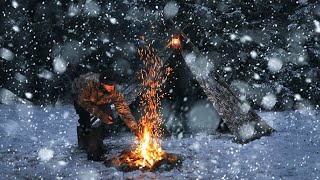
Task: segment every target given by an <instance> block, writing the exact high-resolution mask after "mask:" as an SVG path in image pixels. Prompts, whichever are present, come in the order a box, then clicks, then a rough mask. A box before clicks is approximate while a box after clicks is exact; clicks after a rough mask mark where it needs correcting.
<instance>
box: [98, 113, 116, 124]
mask: <svg viewBox="0 0 320 180" xmlns="http://www.w3.org/2000/svg"><path fill="white" fill-rule="evenodd" d="M99 118H100V120H101V121H102V122H103V123H105V124H113V122H112V117H111V116H109V115H108V114H102V115H100V117H99Z"/></svg>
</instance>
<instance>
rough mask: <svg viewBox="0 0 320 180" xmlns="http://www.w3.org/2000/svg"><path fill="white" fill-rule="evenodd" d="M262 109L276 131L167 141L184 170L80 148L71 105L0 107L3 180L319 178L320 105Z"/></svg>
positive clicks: (118, 142) (114, 148)
mask: <svg viewBox="0 0 320 180" xmlns="http://www.w3.org/2000/svg"><path fill="white" fill-rule="evenodd" d="M260 115H261V116H262V118H263V119H265V120H266V121H267V122H268V123H269V124H270V125H272V127H274V128H275V129H276V130H277V132H275V133H273V134H272V135H271V136H268V137H263V138H261V139H259V140H255V141H253V142H251V143H248V144H245V145H240V144H236V143H233V142H232V138H231V136H230V135H222V134H220V135H218V134H217V135H206V134H197V135H193V136H190V135H188V136H183V137H181V136H179V137H181V138H178V137H175V138H171V137H169V138H166V139H164V142H163V147H164V148H165V149H166V150H167V152H170V153H178V154H181V155H183V157H184V158H185V159H184V161H183V164H182V166H181V167H180V168H177V169H173V170H171V171H168V172H155V173H152V172H140V171H134V172H129V173H123V172H119V171H117V170H116V169H115V168H113V167H106V166H105V165H104V164H103V163H102V162H92V161H88V160H87V159H86V154H85V153H84V152H83V151H80V150H78V149H77V146H76V141H77V139H76V128H75V127H76V125H77V115H76V114H75V111H74V109H73V107H72V106H71V105H65V106H63V105H59V106H55V107H53V106H47V107H34V106H28V105H0V137H1V138H0V161H1V164H0V176H1V178H0V179H42V178H43V179H126V178H127V179H259V180H261V179H297V180H301V179H320V111H316V110H311V111H310V110H309V111H307V110H303V111H291V112H263V113H260ZM133 140H134V137H133V136H132V135H131V134H130V133H121V134H118V135H114V136H112V137H109V138H107V139H105V141H104V143H105V145H106V146H107V147H109V148H110V151H109V152H108V157H110V158H111V157H113V156H117V155H119V153H120V152H121V151H122V150H124V149H125V148H128V147H130V146H131V144H132V141H133Z"/></svg>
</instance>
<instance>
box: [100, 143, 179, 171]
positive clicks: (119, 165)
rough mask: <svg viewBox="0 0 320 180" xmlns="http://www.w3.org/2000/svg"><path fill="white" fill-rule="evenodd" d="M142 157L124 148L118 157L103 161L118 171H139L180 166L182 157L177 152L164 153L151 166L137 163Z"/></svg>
mask: <svg viewBox="0 0 320 180" xmlns="http://www.w3.org/2000/svg"><path fill="white" fill-rule="evenodd" d="M141 161H143V158H141V157H139V156H138V155H137V154H136V153H134V151H131V150H129V149H126V150H124V151H123V152H122V153H121V155H120V156H119V157H115V158H112V159H110V160H107V161H106V162H105V165H106V166H113V167H115V168H116V169H117V170H119V171H124V172H129V171H135V170H141V171H169V170H171V169H172V168H174V167H180V166H181V164H182V157H181V156H180V155H177V154H171V153H164V154H163V155H162V157H161V160H159V161H157V162H155V163H154V164H153V165H152V166H150V167H146V166H141V165H139V162H141Z"/></svg>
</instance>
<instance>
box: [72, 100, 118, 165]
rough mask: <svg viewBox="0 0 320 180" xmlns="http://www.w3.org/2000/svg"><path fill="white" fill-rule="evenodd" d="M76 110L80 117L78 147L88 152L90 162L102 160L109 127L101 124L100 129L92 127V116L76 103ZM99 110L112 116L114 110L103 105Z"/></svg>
mask: <svg viewBox="0 0 320 180" xmlns="http://www.w3.org/2000/svg"><path fill="white" fill-rule="evenodd" d="M74 108H75V110H76V113H77V114H78V115H79V120H78V122H79V124H80V125H79V126H78V127H77V134H78V145H79V147H80V148H81V149H85V150H86V151H87V155H88V159H89V160H100V158H101V156H102V155H103V139H104V138H105V135H106V133H105V132H107V129H108V127H109V126H107V125H105V124H104V123H101V125H100V126H99V127H95V128H93V127H92V123H93V122H91V118H92V117H91V115H90V113H89V112H87V111H86V110H85V109H84V108H82V107H81V106H80V105H79V104H78V103H77V102H76V101H75V102H74ZM99 108H101V109H103V111H104V112H106V113H107V114H109V115H110V116H111V115H112V110H111V107H110V105H109V104H107V105H101V106H99Z"/></svg>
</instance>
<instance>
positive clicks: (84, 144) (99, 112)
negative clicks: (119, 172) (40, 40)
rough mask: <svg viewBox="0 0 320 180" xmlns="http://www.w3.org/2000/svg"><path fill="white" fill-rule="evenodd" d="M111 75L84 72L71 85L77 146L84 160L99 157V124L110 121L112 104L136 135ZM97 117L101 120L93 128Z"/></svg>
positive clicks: (121, 96)
mask: <svg viewBox="0 0 320 180" xmlns="http://www.w3.org/2000/svg"><path fill="white" fill-rule="evenodd" d="M115 81H116V80H115V79H114V77H113V76H112V75H111V74H109V73H108V72H106V73H101V74H98V73H87V74H83V75H81V76H80V77H78V78H76V79H75V80H74V82H73V84H72V91H73V94H74V107H75V110H76V112H77V114H78V115H79V124H80V125H79V126H78V127H77V134H78V146H79V147H80V148H81V149H85V150H86V151H87V155H88V159H89V160H94V161H99V160H103V159H102V158H103V138H104V137H103V134H104V132H102V131H103V129H104V128H101V126H103V124H105V125H110V124H112V123H113V122H112V120H113V118H112V116H113V114H112V110H111V107H110V105H111V104H114V106H115V108H116V110H117V111H118V113H119V116H120V118H121V119H122V121H123V122H124V123H125V124H126V125H127V126H128V127H129V129H130V130H131V132H132V133H133V134H134V135H136V136H137V135H138V125H137V123H136V121H135V118H134V116H133V115H132V114H131V111H130V109H129V107H128V105H127V104H126V102H125V100H124V97H123V95H122V94H121V93H120V92H119V91H118V90H117V88H116V82H115ZM97 118H99V119H100V120H101V121H102V122H103V123H102V124H101V125H100V126H99V127H98V128H94V127H93V126H92V123H93V121H94V120H96V119H97Z"/></svg>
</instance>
